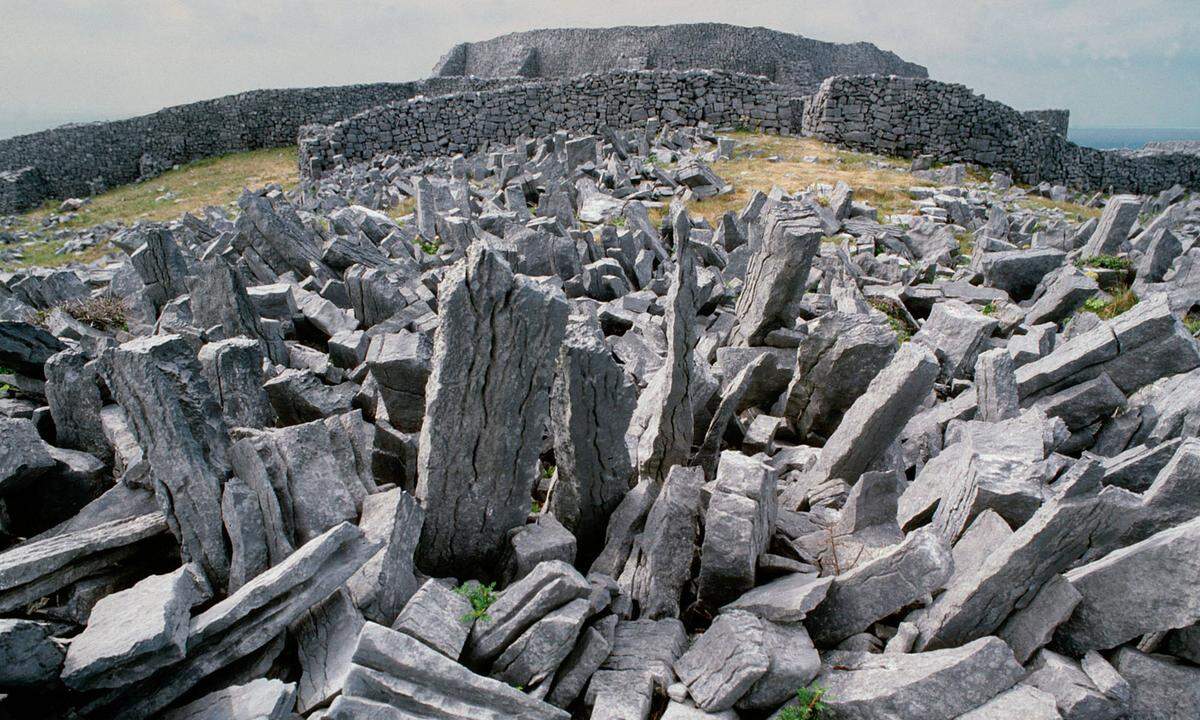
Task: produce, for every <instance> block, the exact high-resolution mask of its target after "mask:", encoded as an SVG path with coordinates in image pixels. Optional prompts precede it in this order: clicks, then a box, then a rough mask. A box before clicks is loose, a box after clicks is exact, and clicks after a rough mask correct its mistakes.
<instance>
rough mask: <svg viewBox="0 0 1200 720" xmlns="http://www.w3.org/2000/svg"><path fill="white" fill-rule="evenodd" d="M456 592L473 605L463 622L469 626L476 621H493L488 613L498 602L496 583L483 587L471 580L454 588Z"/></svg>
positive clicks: (464, 616) (463, 617)
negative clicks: (493, 604)
mask: <svg viewBox="0 0 1200 720" xmlns="http://www.w3.org/2000/svg"><path fill="white" fill-rule="evenodd" d="M454 592H456V593H458V594H459V595H462V596H463V597H465V598H466V599H467V601H468V602H470V603H471V611H470V612H468V613H467V614H466V615H463V616H462V618H461V619H462V622H464V623H468V624H469V623H473V622H475V621H476V620H483V621H484V622H487V621H489V620H491V619H492V617H491V616H490V615H488V613H487V611H488V608H490V607H491V606H492V603H494V602H496V583H488V584H487V585H483V584H481V583H478V582H475V581H473V580H469V581H467V582H465V583H463V584H462V585H459V586H458V587H456V588H454Z"/></svg>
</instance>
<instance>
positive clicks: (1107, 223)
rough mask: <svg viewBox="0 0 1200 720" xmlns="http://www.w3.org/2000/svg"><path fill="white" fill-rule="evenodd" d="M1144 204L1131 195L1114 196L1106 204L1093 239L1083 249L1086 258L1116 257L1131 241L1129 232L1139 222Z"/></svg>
mask: <svg viewBox="0 0 1200 720" xmlns="http://www.w3.org/2000/svg"><path fill="white" fill-rule="evenodd" d="M1141 209H1142V202H1141V200H1138V199H1137V198H1136V197H1133V196H1131V195H1114V196H1112V197H1111V198H1109V199H1108V202H1107V203H1105V204H1104V213H1103V214H1101V215H1100V223H1099V224H1098V225H1097V226H1096V230H1095V232H1093V233H1092V237H1091V238H1089V239H1088V243H1087V245H1086V246H1085V247H1084V248H1083V256H1084V257H1096V256H1097V255H1116V254H1117V253H1118V252H1120V251H1121V243H1123V242H1125V241H1126V240H1128V239H1129V231H1130V230H1131V229H1132V228H1133V224H1134V223H1135V222H1137V217H1138V213H1139V212H1141Z"/></svg>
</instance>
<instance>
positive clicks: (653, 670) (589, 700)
mask: <svg viewBox="0 0 1200 720" xmlns="http://www.w3.org/2000/svg"><path fill="white" fill-rule="evenodd" d="M686 648H687V632H686V631H685V630H684V629H683V623H681V622H679V620H677V619H675V618H665V619H663V620H635V621H632V622H620V623H617V629H616V633H615V635H614V637H613V647H612V652H611V653H610V654H609V656H608V658H607V659H605V661H604V663H603V664H601V666H600V669H599V670H597V671H596V674H595V675H593V676H592V681H591V683H590V684H589V685H588V689H587V694H586V696H585V698H584V701H585V703H586V704H588V705H591V706H592V718H594V719H595V720H646V719H647V718H649V717H650V707H651V703H652V702H653V701H654V698H655V697H656V696H658V695H661V694H662V693H663V692H664V691H665V690H666V687H667V685H669V684H671V683H672V682H673V681H674V679H675V673H674V670H673V669H672V666H673V665H674V663H675V661H676V659H678V658H679V656H680V655H681V654H682V653H683V651H684V650H685V649H686Z"/></svg>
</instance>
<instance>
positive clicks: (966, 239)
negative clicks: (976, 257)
mask: <svg viewBox="0 0 1200 720" xmlns="http://www.w3.org/2000/svg"><path fill="white" fill-rule="evenodd" d="M954 239H955V240H957V241H958V254H959V255H962V256H963V257H968V258H969V257H971V255H973V254H974V253H975V236H974V235H972V234H971V233H969V232H960V233H956V234H955V235H954Z"/></svg>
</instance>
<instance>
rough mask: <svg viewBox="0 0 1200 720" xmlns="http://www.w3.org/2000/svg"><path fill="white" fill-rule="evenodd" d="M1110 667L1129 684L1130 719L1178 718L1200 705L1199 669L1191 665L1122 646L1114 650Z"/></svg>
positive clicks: (1187, 715)
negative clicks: (1131, 696)
mask: <svg viewBox="0 0 1200 720" xmlns="http://www.w3.org/2000/svg"><path fill="white" fill-rule="evenodd" d="M1113 666H1114V667H1116V669H1117V671H1118V672H1120V673H1121V677H1123V678H1125V679H1126V680H1128V681H1129V684H1130V685H1131V686H1132V687H1133V698H1132V699H1131V700H1130V702H1129V717H1130V718H1131V720H1132V719H1134V718H1136V719H1137V720H1158V719H1159V718H1170V719H1171V720H1174V719H1175V718H1180V720H1182V719H1183V718H1187V717H1193V716H1194V715H1195V714H1196V708H1197V707H1200V669H1197V668H1196V667H1195V666H1193V665H1186V664H1184V663H1178V662H1173V661H1172V660H1171V659H1170V658H1169V657H1166V656H1163V655H1147V654H1145V653H1141V652H1138V651H1137V650H1134V649H1133V648H1130V647H1123V648H1121V649H1120V650H1118V651H1117V654H1116V657H1115V659H1114V660H1113Z"/></svg>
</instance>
